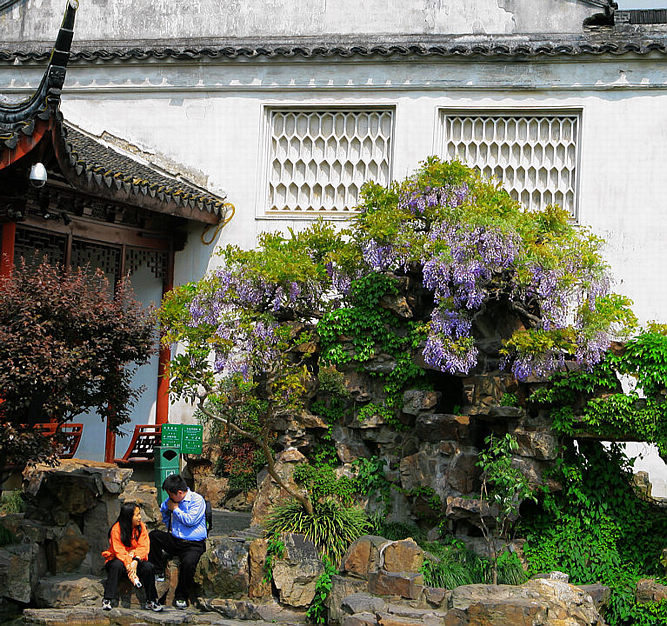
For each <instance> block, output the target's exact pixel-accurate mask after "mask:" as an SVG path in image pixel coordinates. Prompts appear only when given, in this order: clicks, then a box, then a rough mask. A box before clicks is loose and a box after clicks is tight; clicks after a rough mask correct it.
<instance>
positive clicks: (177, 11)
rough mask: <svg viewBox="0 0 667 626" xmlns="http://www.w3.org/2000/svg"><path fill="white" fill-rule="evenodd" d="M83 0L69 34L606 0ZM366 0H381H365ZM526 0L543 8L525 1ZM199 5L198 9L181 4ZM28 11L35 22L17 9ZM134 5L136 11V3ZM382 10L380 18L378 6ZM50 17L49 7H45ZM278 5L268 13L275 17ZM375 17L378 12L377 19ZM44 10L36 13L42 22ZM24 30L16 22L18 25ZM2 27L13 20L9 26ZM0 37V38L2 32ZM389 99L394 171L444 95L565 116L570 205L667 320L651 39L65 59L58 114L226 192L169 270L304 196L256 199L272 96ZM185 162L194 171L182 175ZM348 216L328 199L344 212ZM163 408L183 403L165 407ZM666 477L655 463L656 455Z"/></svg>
mask: <svg viewBox="0 0 667 626" xmlns="http://www.w3.org/2000/svg"><path fill="white" fill-rule="evenodd" d="M258 2H259V0H257V2H255V3H254V4H253V3H252V2H246V3H243V6H241V3H228V5H227V8H224V9H223V8H221V6H222V5H220V4H219V3H217V2H213V1H212V0H211V2H209V3H207V2H205V1H203V0H202V1H199V2H194V3H188V4H189V5H191V6H188V7H187V8H186V7H185V6H181V5H180V4H179V3H174V2H162V1H160V2H153V3H146V2H144V1H139V2H135V3H133V4H135V7H134V9H133V11H132V13H129V12H128V11H127V3H123V2H120V1H118V0H116V1H110V2H104V3H99V2H93V1H91V2H86V1H85V0H82V2H81V7H80V9H79V12H78V16H77V21H78V23H77V28H76V38H77V39H86V40H102V41H106V42H107V43H108V44H109V45H112V44H113V41H114V40H117V39H123V40H129V39H155V38H160V39H169V38H172V37H173V38H179V39H180V40H183V39H186V40H187V39H188V38H191V37H195V36H198V37H216V36H223V35H224V36H236V37H244V38H252V37H255V36H275V37H285V36H289V35H300V36H320V35H321V36H331V35H336V34H344V35H354V34H357V33H360V37H361V38H362V39H363V36H364V35H363V34H364V33H373V34H383V33H384V34H386V33H395V34H402V35H405V34H410V33H419V34H431V35H432V34H445V33H462V34H465V33H470V34H475V33H477V34H482V35H483V36H486V37H488V38H491V39H492V38H493V34H494V33H540V32H541V33H549V32H555V33H558V32H571V31H573V30H574V29H575V28H578V29H579V30H581V23H582V21H583V19H584V18H585V17H587V16H590V15H591V14H593V13H596V12H598V11H600V10H601V9H600V4H602V3H601V2H587V1H584V0H530V1H528V0H484V2H481V1H480V2H472V1H466V0H450V1H449V2H448V1H447V0H437V1H436V0H432V1H430V0H419V1H417V0H415V1H408V2H400V3H397V2H396V3H395V2H389V3H388V4H387V3H386V2H385V1H383V2H382V3H381V4H382V7H380V6H379V5H378V6H375V4H374V3H373V2H370V3H364V5H363V6H361V5H360V4H359V3H350V2H348V1H347V0H338V1H337V2H332V1H331V0H329V2H325V1H324V0H322V1H321V2H312V1H308V2H299V3H297V2H291V1H290V0H274V1H273V2H270V3H259V4H257V3H258ZM378 2H379V0H378ZM60 5H61V2H49V1H47V0H28V1H27V2H25V3H19V5H17V7H16V8H15V9H13V10H12V11H10V12H9V13H8V14H6V15H4V16H0V32H2V33H3V35H1V36H0V39H3V38H5V37H6V40H7V41H9V42H11V41H14V40H16V41H18V40H19V38H21V39H24V40H25V39H26V38H27V39H31V40H35V41H49V40H51V41H52V40H53V36H54V33H55V30H56V29H57V26H58V21H59V15H60V13H59V11H61V6H60ZM537 5H539V6H537ZM193 7H194V9H193ZM31 11H32V12H33V15H34V12H36V11H41V18H40V19H39V20H36V19H34V18H33V15H31V13H30V12H31ZM132 15H134V19H132ZM378 16H380V17H378ZM47 18H48V19H47ZM272 18H273V19H272ZM374 18H376V19H374ZM47 24H48V25H49V28H48V29H47V27H46V25H47ZM16 28H18V29H20V36H19V37H14V35H13V34H12V33H13V32H15V29H16ZM12 29H14V30H12ZM6 46H8V44H3V43H0V48H1V47H6ZM42 71H43V67H41V66H38V65H36V64H31V63H30V62H26V63H21V64H11V65H10V64H6V65H1V64H0V93H5V94H9V95H12V96H15V97H16V96H20V95H26V96H27V95H29V94H30V93H31V92H32V91H33V90H34V89H35V88H36V86H37V84H38V82H39V80H40V78H41V75H42ZM296 108H306V109H309V110H318V111H326V110H340V109H341V108H343V109H350V110H373V109H382V110H390V111H392V115H393V129H392V137H391V154H390V168H391V177H392V178H393V179H401V178H403V177H404V176H406V175H407V174H409V173H410V172H411V171H413V170H414V169H415V167H416V166H417V165H418V163H419V161H420V160H422V159H424V158H425V157H426V156H427V155H430V154H434V153H437V152H438V151H439V149H440V145H441V127H440V120H441V115H442V111H443V110H445V111H456V112H463V113H465V112H466V111H470V112H477V113H481V114H485V113H486V114H494V113H498V114H521V113H534V114H537V115H539V114H540V112H542V113H544V112H547V113H549V114H555V115H557V114H575V115H577V116H578V120H579V126H578V132H579V135H578V140H577V176H576V186H575V197H576V218H577V221H578V223H579V224H581V225H582V226H584V227H590V228H591V229H592V231H593V232H595V233H597V234H598V235H600V236H601V237H603V238H604V239H605V240H606V241H607V246H606V257H607V259H608V262H609V264H610V266H611V269H612V273H613V275H614V277H615V280H616V290H617V291H619V292H620V293H623V294H625V295H628V296H629V297H630V298H632V299H633V301H634V302H635V311H636V312H637V314H638V315H639V317H640V319H641V320H643V321H647V320H653V319H655V320H660V321H665V320H667V289H665V278H664V273H665V271H666V270H667V245H665V241H666V240H667V220H665V214H666V213H667V57H666V56H665V55H664V54H662V53H660V52H655V53H649V54H643V55H633V54H631V53H626V54H623V55H597V56H592V55H588V56H587V55H578V56H577V57H570V58H568V57H566V56H539V55H536V56H533V57H517V58H511V57H506V56H505V57H502V56H499V57H481V56H477V57H475V56H469V57H458V58H454V57H438V56H429V57H418V56H404V57H398V56H394V57H388V58H382V57H379V56H375V57H359V56H352V57H350V58H341V57H339V56H330V57H326V58H322V57H317V56H315V57H312V58H303V57H298V56H297V57H292V58H284V57H281V56H276V57H273V58H267V57H262V56H259V57H256V58H251V59H248V58H236V59H230V58H226V57H221V58H217V59H215V58H210V57H207V56H205V55H204V56H196V58H194V59H192V60H173V59H168V58H166V59H164V58H163V59H156V58H148V59H146V60H144V61H137V60H127V61H118V60H114V61H110V62H101V61H99V60H95V61H91V62H89V63H85V62H76V63H73V64H71V65H70V68H69V69H68V72H67V81H66V84H65V90H64V92H63V98H62V111H63V113H64V115H65V117H66V119H67V120H68V121H69V122H71V123H74V124H75V125H77V126H79V127H80V128H81V129H83V130H85V131H86V132H89V133H91V134H93V135H97V136H102V134H103V133H106V134H105V137H106V138H107V140H111V141H113V139H114V138H118V139H119V141H120V140H122V141H123V142H128V143H129V144H131V145H133V146H136V147H137V148H138V149H140V150H142V151H144V152H145V153H148V154H149V155H150V154H154V155H155V158H156V159H157V160H160V159H168V160H170V161H173V162H175V163H180V164H183V165H184V169H183V171H184V172H185V173H186V175H187V174H188V172H189V173H190V175H191V176H192V175H196V176H198V177H199V179H200V180H201V181H205V184H206V186H207V187H208V188H209V189H210V190H211V191H214V192H215V191H221V190H223V189H224V192H225V193H226V195H227V198H228V200H229V201H230V202H232V203H233V204H234V206H235V208H236V214H235V216H234V218H233V219H232V221H231V222H230V223H229V224H228V225H227V226H226V227H225V228H224V229H223V230H222V231H221V232H220V235H219V237H218V238H217V240H216V241H215V242H214V244H213V245H209V246H206V245H204V244H203V243H202V242H201V239H200V235H201V233H202V227H201V226H191V227H190V232H189V237H188V242H187V245H186V247H185V249H184V250H183V251H182V252H179V253H177V256H176V262H175V283H176V284H178V283H183V282H186V281H189V280H193V279H197V278H199V277H200V276H202V275H203V274H204V273H205V272H206V271H207V270H209V269H210V268H211V267H213V266H215V264H216V263H217V257H216V256H215V254H214V249H215V248H216V247H220V246H224V245H226V244H228V243H234V244H237V245H239V246H241V247H244V248H249V247H252V246H253V245H255V242H256V240H257V235H258V233H259V232H261V231H264V230H282V231H286V229H287V228H288V227H291V228H295V227H296V228H298V227H300V226H302V225H304V224H307V223H309V221H310V220H311V219H313V218H314V217H316V216H317V215H318V213H317V212H314V213H312V214H307V215H304V214H303V213H300V214H291V215H277V216H276V215H267V209H268V208H269V207H268V205H267V203H268V199H267V198H268V191H267V189H268V186H267V185H268V183H267V177H268V175H269V173H268V172H269V149H270V137H269V136H268V134H270V130H269V124H268V118H269V116H270V114H271V111H274V110H291V109H296ZM192 172H194V174H192ZM347 215H348V214H346V213H344V212H343V213H340V212H339V213H337V214H325V216H326V217H329V218H330V219H334V220H344V219H345V218H346V217H347ZM171 411H172V413H171V415H172V419H175V420H179V419H182V420H184V421H186V420H189V419H190V409H189V407H185V406H183V405H180V404H176V405H174V406H172V409H171ZM651 463H652V464H649V465H650V468H649V469H651V471H652V479H653V482H654V486H655V487H656V489H657V491H658V492H662V491H664V494H663V495H667V485H666V484H665V472H664V464H662V465H661V462H660V461H659V459H658V460H657V461H654V462H651Z"/></svg>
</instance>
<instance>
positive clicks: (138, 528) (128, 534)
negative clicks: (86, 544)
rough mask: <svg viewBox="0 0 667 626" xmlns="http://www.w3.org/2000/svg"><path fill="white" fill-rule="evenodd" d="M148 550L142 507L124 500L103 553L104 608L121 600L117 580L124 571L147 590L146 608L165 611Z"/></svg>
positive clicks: (133, 582)
mask: <svg viewBox="0 0 667 626" xmlns="http://www.w3.org/2000/svg"><path fill="white" fill-rule="evenodd" d="M149 551H150V543H149V539H148V530H146V526H145V525H144V523H143V522H142V521H141V509H140V508H139V507H138V506H137V505H136V504H135V503H134V502H125V503H124V504H123V505H121V507H120V514H119V515H118V520H117V521H116V523H115V524H114V525H113V526H112V527H111V529H110V530H109V549H108V550H105V551H104V552H102V556H103V557H104V559H105V560H106V564H105V568H106V570H107V580H106V583H105V584H104V600H103V601H102V608H103V609H104V610H105V611H108V610H110V609H111V601H112V600H117V599H118V581H119V580H120V577H121V576H123V575H125V574H126V575H127V577H128V578H129V579H130V582H131V583H132V584H133V585H135V587H141V586H142V585H143V587H144V589H145V590H146V607H145V608H147V609H150V610H151V611H156V612H157V611H161V610H162V605H160V603H159V602H158V600H157V591H156V589H155V575H154V573H153V565H152V564H151V563H149V562H148V552H149Z"/></svg>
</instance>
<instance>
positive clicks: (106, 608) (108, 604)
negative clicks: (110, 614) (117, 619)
mask: <svg viewBox="0 0 667 626" xmlns="http://www.w3.org/2000/svg"><path fill="white" fill-rule="evenodd" d="M111 608H112V607H111V600H107V599H106V598H105V599H104V600H102V610H103V611H110V610H111Z"/></svg>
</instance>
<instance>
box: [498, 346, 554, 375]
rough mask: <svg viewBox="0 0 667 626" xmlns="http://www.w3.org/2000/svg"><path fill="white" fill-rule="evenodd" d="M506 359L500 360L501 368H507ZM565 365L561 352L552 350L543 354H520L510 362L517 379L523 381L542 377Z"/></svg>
mask: <svg viewBox="0 0 667 626" xmlns="http://www.w3.org/2000/svg"><path fill="white" fill-rule="evenodd" d="M507 366H508V363H507V361H506V360H503V361H502V362H501V368H502V369H507ZM564 367H565V357H564V355H563V354H562V353H560V352H556V351H553V350H550V351H547V352H545V353H543V354H520V355H517V356H516V357H515V358H514V359H513V360H512V362H511V366H510V369H511V371H512V374H514V377H515V378H516V379H517V380H521V381H525V380H527V379H528V378H530V377H531V376H532V377H535V378H538V379H544V378H547V377H548V376H550V375H551V374H553V373H554V372H555V371H557V370H559V369H563V368H564Z"/></svg>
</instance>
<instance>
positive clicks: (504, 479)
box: [477, 433, 537, 584]
mask: <svg viewBox="0 0 667 626" xmlns="http://www.w3.org/2000/svg"><path fill="white" fill-rule="evenodd" d="M484 441H485V443H486V444H487V448H486V449H484V450H481V451H480V453H479V457H478V461H477V466H478V467H479V468H480V469H481V470H482V489H481V494H480V496H481V499H482V500H483V501H485V502H487V503H488V504H489V506H490V507H491V508H490V509H489V510H490V512H491V513H492V514H493V516H494V517H495V525H494V526H493V527H492V528H489V527H488V526H487V524H486V522H485V516H484V515H481V516H480V520H481V523H482V531H483V533H484V538H485V539H486V542H487V545H488V547H489V556H490V560H491V567H492V570H493V582H494V584H495V583H496V579H497V574H498V553H497V551H496V543H497V540H501V541H502V542H504V543H505V544H506V543H507V541H508V538H509V537H508V535H509V531H510V529H511V527H512V525H513V524H514V522H515V520H516V518H517V517H518V516H519V506H520V504H521V503H522V502H523V501H524V500H533V501H536V500H537V498H536V496H535V494H534V493H533V491H532V489H531V488H530V485H529V484H528V480H527V479H526V477H525V476H524V475H523V473H522V472H521V470H519V469H518V468H516V467H513V466H512V453H514V452H516V451H517V450H518V448H519V444H518V443H517V441H516V438H515V437H514V436H513V435H511V434H509V433H506V434H505V436H504V437H499V438H494V436H493V435H489V436H488V437H487V438H486V439H485V440H484ZM501 552H502V550H501Z"/></svg>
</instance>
